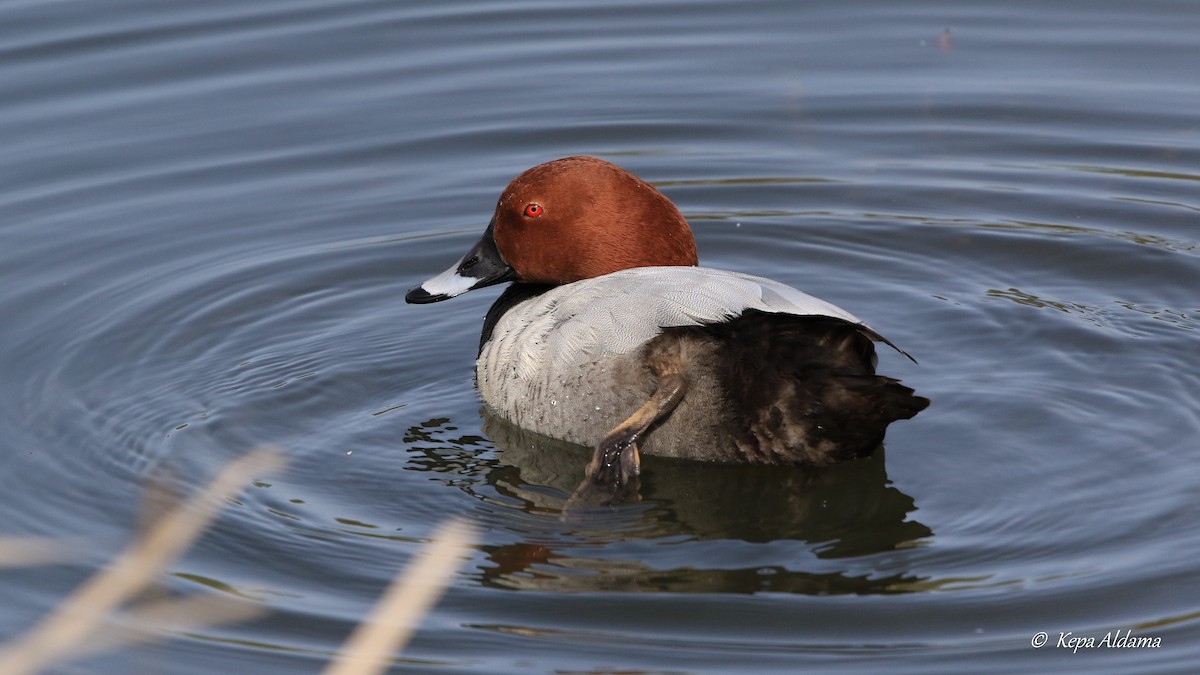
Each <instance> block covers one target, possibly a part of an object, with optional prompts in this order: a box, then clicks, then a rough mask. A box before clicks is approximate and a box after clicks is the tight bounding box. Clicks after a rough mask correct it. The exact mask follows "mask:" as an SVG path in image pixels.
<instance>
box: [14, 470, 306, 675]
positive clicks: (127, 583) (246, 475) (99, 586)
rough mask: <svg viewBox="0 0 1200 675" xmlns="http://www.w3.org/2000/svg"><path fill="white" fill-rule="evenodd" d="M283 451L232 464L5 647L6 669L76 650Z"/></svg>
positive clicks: (28, 668) (19, 670)
mask: <svg viewBox="0 0 1200 675" xmlns="http://www.w3.org/2000/svg"><path fill="white" fill-rule="evenodd" d="M283 461H284V460H283V454H282V453H280V452H279V451H278V450H275V449H273V448H259V449H257V450H254V451H252V452H251V453H249V454H248V455H246V456H245V457H242V458H240V459H237V460H234V461H233V462H230V463H229V464H228V465H227V466H226V467H225V468H224V469H223V470H222V471H221V472H220V473H219V474H218V475H217V477H216V478H214V479H213V481H212V482H211V483H210V484H209V485H208V487H206V488H205V489H204V490H201V491H200V492H198V493H197V494H195V495H194V496H192V497H191V498H189V499H188V500H187V501H185V502H183V503H182V504H180V505H179V506H178V507H176V508H174V509H172V510H171V511H170V512H169V513H167V515H165V516H163V517H162V518H161V519H160V520H159V521H158V522H156V523H155V524H154V525H153V526H152V527H151V528H150V529H149V531H147V532H146V534H145V536H144V537H142V538H140V539H138V540H137V541H135V542H133V543H132V544H130V545H129V546H128V547H127V548H126V549H125V550H124V551H122V552H121V554H120V555H118V556H117V558H116V560H114V561H113V562H112V564H111V565H110V566H109V567H108V569H105V570H102V571H100V572H97V573H96V574H94V575H92V576H91V577H90V578H89V579H88V580H87V581H85V582H84V583H83V585H82V586H80V587H79V588H78V589H76V590H75V592H74V593H72V594H71V595H70V596H69V597H68V598H67V599H66V600H64V601H63V602H62V603H60V604H59V606H58V607H57V608H55V610H54V611H53V612H51V613H50V615H49V616H47V617H46V618H45V619H43V620H42V622H41V623H39V624H38V625H37V626H36V627H34V628H33V629H32V630H31V631H29V633H27V634H26V635H25V636H24V637H22V638H20V639H18V640H17V641H15V642H13V643H12V644H10V645H8V646H7V647H5V648H4V649H2V650H0V673H4V674H5V675H26V674H28V673H35V672H37V671H38V670H40V669H42V668H44V667H46V666H47V665H49V664H51V663H54V662H56V661H58V660H60V659H63V658H66V657H69V656H71V655H72V654H73V651H72V648H73V647H76V646H79V645H83V644H85V642H86V641H87V639H88V638H89V636H90V635H91V634H92V633H93V632H94V631H95V630H96V628H97V627H98V626H99V625H100V624H101V622H102V621H103V620H104V619H105V617H107V616H108V615H109V613H111V612H112V611H113V610H115V609H116V608H118V607H119V606H120V605H121V604H122V603H123V602H125V601H126V600H128V599H130V598H131V597H133V596H134V595H135V594H137V592H138V591H140V590H141V589H142V588H144V587H145V586H146V585H148V584H149V583H151V582H153V581H154V579H155V577H156V576H157V575H158V574H159V573H160V572H161V571H162V570H163V568H165V567H166V566H167V565H169V564H171V562H172V561H174V560H175V559H177V558H178V557H179V556H180V555H182V554H183V552H184V551H186V550H187V549H188V548H189V547H190V546H191V545H192V543H193V542H194V541H195V540H196V539H197V538H199V536H200V535H201V534H202V533H203V532H204V530H205V528H207V527H208V525H209V523H210V522H211V521H212V519H213V518H214V517H215V515H216V512H217V510H218V507H219V506H221V504H222V503H223V502H224V501H225V500H227V499H229V498H231V497H232V496H233V495H234V494H236V493H237V492H238V491H239V490H240V489H241V488H242V487H243V486H244V485H245V484H246V483H247V482H248V481H249V479H250V478H251V477H253V476H254V475H255V474H261V473H264V472H270V471H274V470H277V469H278V468H279V467H281V466H282V465H283Z"/></svg>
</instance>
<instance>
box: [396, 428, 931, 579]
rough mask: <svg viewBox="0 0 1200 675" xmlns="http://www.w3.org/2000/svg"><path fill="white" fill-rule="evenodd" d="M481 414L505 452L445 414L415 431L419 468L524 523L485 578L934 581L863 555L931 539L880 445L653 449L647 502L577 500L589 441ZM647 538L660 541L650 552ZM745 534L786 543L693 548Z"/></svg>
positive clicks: (645, 477)
mask: <svg viewBox="0 0 1200 675" xmlns="http://www.w3.org/2000/svg"><path fill="white" fill-rule="evenodd" d="M482 415H483V418H484V424H483V432H484V433H485V434H486V435H487V436H488V438H490V439H491V441H492V442H493V443H494V444H495V450H494V451H493V450H492V449H491V448H489V447H488V445H489V444H487V443H486V442H484V441H483V440H482V439H479V438H478V437H464V438H457V437H450V434H447V433H445V432H443V431H441V429H439V427H441V428H445V425H446V424H447V421H446V420H431V421H430V424H429V425H428V426H425V427H423V428H422V427H416V428H414V429H412V430H410V433H409V434H408V438H409V439H413V440H416V439H420V441H422V443H421V445H423V446H426V447H423V448H413V449H414V450H421V451H422V452H421V454H419V455H414V456H413V457H412V459H411V460H410V465H409V468H410V469H413V470H417V471H427V472H431V473H437V474H445V475H446V479H445V482H446V483H447V484H448V485H453V486H455V487H457V488H459V489H461V490H463V491H464V492H466V493H468V494H469V495H471V496H472V497H473V498H475V499H477V500H479V501H480V502H481V503H483V504H485V505H486V506H485V507H484V508H486V509H489V510H490V511H491V513H490V514H488V516H487V517H488V518H489V519H490V520H492V521H493V523H495V522H496V521H497V520H499V523H498V524H499V526H500V528H501V530H507V531H509V532H510V533H516V534H517V535H518V537H519V540H518V541H509V542H504V543H496V540H497V539H501V540H503V539H505V538H506V537H504V536H500V537H489V538H488V539H491V541H488V540H486V539H485V541H484V543H483V545H482V547H481V548H482V550H483V551H485V552H486V554H487V556H488V560H489V562H490V563H491V566H490V567H487V568H485V569H483V570H482V577H481V582H482V583H483V584H484V585H485V586H492V587H498V588H508V589H541V590H563V591H596V590H628V591H641V590H654V591H664V590H665V591H672V592H731V593H753V592H759V591H771V592H786V593H801V594H819V595H826V594H879V593H901V592H908V591H915V590H921V589H922V588H923V584H922V582H923V581H926V580H925V579H923V578H921V577H919V576H916V575H913V574H912V573H911V572H909V571H908V570H907V569H906V568H904V567H903V566H902V564H901V561H902V557H896V556H893V557H890V558H889V559H888V569H877V567H878V564H877V562H874V561H872V560H867V559H865V558H866V557H869V556H874V555H876V554H881V553H887V552H890V551H897V550H899V549H904V548H911V547H915V546H920V542H921V541H922V540H925V539H927V538H929V537H931V536H932V534H933V532H932V531H931V530H930V529H929V528H928V527H926V526H925V525H923V524H921V523H919V522H917V521H915V520H912V519H910V518H909V515H910V514H911V513H913V512H914V511H916V506H915V504H914V502H913V499H912V498H911V497H910V496H908V495H906V494H904V493H903V492H901V491H900V490H898V489H896V488H895V487H894V486H892V485H890V484H889V481H888V478H887V472H886V469H885V465H884V453H883V449H882V448H880V449H879V451H877V452H875V453H874V454H873V455H871V456H869V457H866V458H863V459H859V460H853V461H850V462H843V463H839V464H835V465H832V466H829V467H824V468H821V469H804V468H796V467H777V466H755V465H723V464H711V463H701V462H694V461H688V460H678V459H670V458H660V457H650V456H647V457H645V458H644V459H643V462H644V463H643V472H642V475H641V476H640V477H639V480H640V490H639V492H640V501H637V502H631V503H627V504H626V505H623V506H618V507H607V508H598V509H573V510H569V511H568V510H567V508H566V507H567V502H568V500H569V498H570V496H571V495H572V493H573V492H574V491H575V488H576V486H577V485H579V483H580V481H581V480H582V479H583V477H584V471H585V468H584V467H585V465H586V459H587V457H588V456H589V455H590V452H591V451H590V450H589V449H587V448H584V447H581V446H577V445H572V444H569V443H564V442H562V441H557V440H554V439H550V438H547V437H545V436H540V435H538V434H536V433H532V432H529V431H527V430H524V429H521V428H519V427H516V426H514V425H513V424H511V423H509V422H507V421H506V420H504V419H503V418H501V417H499V416H496V415H493V414H491V413H489V412H488V410H487V409H486V408H485V409H484V410H483V411H482ZM427 443H428V444H432V445H433V446H436V447H430V446H428V445H426V444H427ZM581 460H582V461H581ZM506 523H507V524H506ZM723 542H728V543H723ZM647 543H649V544H655V543H661V544H662V546H661V547H659V548H656V549H655V552H654V554H652V555H651V558H652V559H650V560H648V559H647V558H646V556H645V555H644V554H645V546H646V545H647ZM743 544H765V545H771V546H775V547H778V548H779V554H778V555H775V554H772V553H768V554H767V555H768V558H767V559H764V558H763V557H761V555H759V556H758V557H756V562H757V563H758V564H754V565H752V566H745V567H738V566H736V565H732V566H731V565H730V564H729V561H728V560H724V561H721V562H714V564H713V566H712V567H708V568H706V566H705V563H704V560H703V559H700V558H698V557H697V556H696V555H695V550H694V549H693V548H691V547H695V546H708V545H712V546H718V547H722V548H727V550H733V548H736V547H738V546H741V545H743ZM797 544H799V546H798V547H797ZM728 547H732V548H728ZM625 548H629V549H630V550H628V551H623V550H622V549H625ZM635 549H636V550H635ZM706 550H707V549H706ZM767 550H768V551H769V549H767ZM756 551H758V552H759V554H762V553H763V551H764V549H761V548H756ZM660 554H661V555H660ZM681 558H682V559H681ZM764 562H766V564H762V563H764ZM843 563H844V564H843ZM898 564H901V567H900V569H896V566H897V565H898ZM718 565H719V566H718ZM800 566H804V567H810V568H813V569H812V571H801V570H800V569H799V567H800Z"/></svg>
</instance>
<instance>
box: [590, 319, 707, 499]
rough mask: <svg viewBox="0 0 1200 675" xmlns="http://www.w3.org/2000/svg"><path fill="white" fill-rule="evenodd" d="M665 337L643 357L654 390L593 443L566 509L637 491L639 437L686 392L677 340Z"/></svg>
mask: <svg viewBox="0 0 1200 675" xmlns="http://www.w3.org/2000/svg"><path fill="white" fill-rule="evenodd" d="M665 338H666V336H659V338H657V339H656V340H655V341H653V342H652V343H651V345H650V349H649V350H648V353H647V357H646V360H647V365H648V366H649V367H650V369H651V372H653V373H654V374H655V375H657V376H658V384H657V386H656V387H655V389H654V393H653V394H651V395H650V398H649V399H647V400H646V402H645V403H643V404H642V405H641V406H640V407H638V409H637V410H636V411H634V413H633V414H632V415H630V416H629V417H628V418H627V419H626V420H625V421H624V422H621V423H620V424H618V425H617V426H616V427H614V428H613V430H612V431H610V432H608V433H607V434H605V435H604V439H603V440H601V441H600V443H599V444H597V445H596V450H595V452H594V453H593V454H592V461H591V462H589V463H588V467H587V477H586V478H584V480H583V483H581V484H580V485H579V487H578V488H576V489H575V493H574V494H573V495H572V496H571V499H570V500H569V501H568V503H567V508H568V509H571V508H574V507H577V506H581V505H586V504H599V505H602V506H607V505H611V504H615V503H618V502H620V501H624V499H625V497H626V496H628V495H629V494H630V493H632V494H634V495H636V494H637V476H638V474H639V473H641V453H640V452H639V451H638V440H639V439H640V438H641V437H642V436H643V435H644V434H645V433H646V432H647V431H648V430H649V429H650V427H652V426H654V425H655V424H656V423H658V422H660V421H662V420H663V419H665V418H666V417H667V416H668V415H670V414H671V411H673V410H674V409H675V407H676V406H677V405H679V402H680V401H681V400H683V395H684V394H685V393H686V392H687V381H686V380H685V379H684V376H683V368H682V362H681V359H680V353H679V352H680V350H679V346H678V341H677V340H667V339H665Z"/></svg>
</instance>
